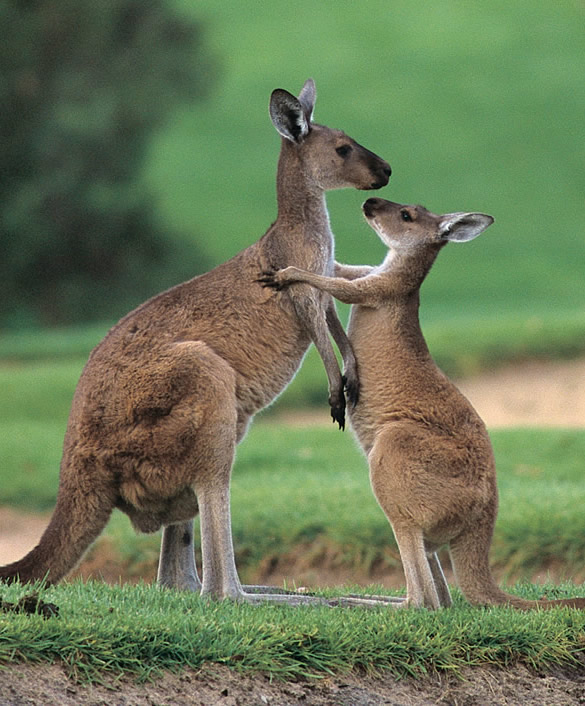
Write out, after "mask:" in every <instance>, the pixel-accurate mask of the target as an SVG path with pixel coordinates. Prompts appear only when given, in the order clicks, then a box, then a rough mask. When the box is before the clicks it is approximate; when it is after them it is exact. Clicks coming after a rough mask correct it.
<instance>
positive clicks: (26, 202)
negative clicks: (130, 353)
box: [0, 0, 585, 396]
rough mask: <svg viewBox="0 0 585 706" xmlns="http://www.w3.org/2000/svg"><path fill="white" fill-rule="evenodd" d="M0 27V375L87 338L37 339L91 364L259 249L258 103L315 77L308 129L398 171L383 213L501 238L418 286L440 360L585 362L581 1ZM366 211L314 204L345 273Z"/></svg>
mask: <svg viewBox="0 0 585 706" xmlns="http://www.w3.org/2000/svg"><path fill="white" fill-rule="evenodd" d="M0 19H1V20H2V21H3V26H4V27H5V36H6V40H5V42H4V44H3V49H1V50H0V69H1V75H2V76H3V82H2V84H0V86H1V88H0V95H3V96H4V101H3V104H4V107H3V116H4V117H3V118H2V119H0V129H2V131H3V133H4V135H3V140H2V141H1V144H2V145H3V147H2V151H3V153H4V158H3V162H4V164H5V167H4V170H3V179H2V180H1V182H0V199H1V200H2V203H3V208H2V209H1V214H0V237H1V239H2V244H3V251H4V256H3V258H2V262H1V263H0V286H1V291H0V295H1V296H0V300H1V301H2V305H1V309H0V326H1V327H2V328H1V329H0V330H1V332H2V333H0V355H1V354H2V351H4V356H5V357H6V356H8V357H10V356H11V355H13V357H18V356H20V355H21V354H22V351H24V350H29V352H30V353H31V355H32V356H34V355H35V354H36V353H37V352H39V351H40V353H39V355H40V354H44V353H43V352H44V351H45V350H46V343H45V340H46V339H43V342H42V343H38V339H35V338H34V337H33V338H30V331H31V329H33V330H34V329H38V328H39V327H41V328H46V327H47V326H53V327H54V326H59V327H61V328H62V327H67V326H70V325H72V324H75V325H76V326H77V327H79V325H80V324H83V326H86V324H88V323H93V324H95V323H96V322H97V326H93V327H91V328H89V329H88V328H87V327H85V328H83V329H80V328H76V329H70V331H69V332H68V334H67V336H65V337H62V338H59V339H58V341H57V342H56V343H55V339H54V338H52V339H50V341H52V343H50V345H49V349H50V350H52V351H53V353H59V352H60V351H61V349H63V351H64V353H71V351H72V350H73V352H75V354H79V353H83V354H84V355H85V353H86V351H88V350H89V348H91V345H93V344H94V343H96V342H97V341H98V340H99V338H100V337H101V335H102V333H103V332H104V331H105V329H106V327H107V326H108V325H109V324H111V323H113V322H114V321H115V320H116V319H117V318H118V317H119V316H121V315H123V314H124V313H126V312H127V311H128V310H129V309H130V308H132V307H133V306H135V305H138V304H139V303H140V302H141V301H143V300H144V299H145V298H146V297H147V296H150V295H151V294H154V293H156V292H157V291H160V290H161V289H162V288H164V287H167V286H171V285H172V284H174V283H176V282H179V281H181V280H183V279H185V278H187V277H189V276H192V275H194V274H197V273H199V272H202V271H205V270H207V269H209V268H210V267H212V266H213V265H215V264H217V263H219V262H221V261H223V260H226V259H227V258H229V257H230V256H232V255H233V254H235V253H236V252H238V251H239V250H240V249H242V248H244V247H246V246H247V245H248V244H250V243H252V242H253V241H254V240H256V239H257V238H259V237H260V236H261V235H262V233H263V232H264V231H265V230H266V228H267V227H268V226H269V225H270V223H271V222H272V221H273V220H274V218H275V216H276V201H275V186H274V178H275V172H276V162H277V158H278V151H279V139H280V138H279V137H278V135H277V133H276V131H275V130H274V128H273V127H272V125H271V123H270V120H269V117H268V99H269V96H270V93H271V91H272V90H273V89H274V88H276V87H282V88H286V89H288V90H290V91H291V92H294V93H298V91H299V90H300V88H301V86H302V84H303V82H304V80H305V79H306V78H307V77H309V76H311V77H313V78H314V79H315V81H316V84H317V93H318V100H317V105H316V111H315V119H316V121H318V122H322V123H324V124H327V125H331V126H333V127H339V128H342V129H344V130H346V132H348V134H350V135H351V136H352V137H354V138H355V139H357V140H358V141H359V142H361V143H362V144H364V145H365V146H367V147H368V148H370V149H371V150H373V151H375V152H376V153H378V154H380V155H381V156H383V157H384V158H386V159H387V160H388V161H389V162H390V164H391V165H392V168H393V176H392V179H391V181H390V184H389V186H387V187H386V188H385V189H383V190H381V191H380V192H378V193H379V195H380V196H382V197H386V198H389V199H392V200H395V201H402V202H410V203H413V202H415V203H422V204H424V205H425V206H427V207H428V208H430V209H432V210H434V211H438V212H447V211H456V210H481V211H484V212H487V213H490V214H492V215H493V216H494V217H495V219H496V224H495V225H494V226H493V227H492V228H490V230H489V231H488V232H487V233H486V234H485V235H484V236H483V237H482V238H479V239H478V240H477V241H474V242H473V243H470V244H466V245H465V246H451V247H449V248H448V249H446V251H445V252H444V253H442V255H441V258H440V259H439V262H438V263H437V265H436V266H435V268H434V270H433V272H432V274H431V276H430V277H429V279H428V281H427V282H425V284H424V287H423V306H422V318H423V323H424V325H425V330H426V331H427V334H428V336H429V338H430V340H431V342H435V341H436V344H435V350H436V352H437V355H438V357H439V358H440V362H443V363H444V364H446V365H447V367H448V368H449V367H450V366H451V368H450V369H451V370H453V371H461V370H463V371H464V372H465V368H466V366H467V369H469V370H473V369H475V368H477V367H481V365H483V364H486V363H487V364H490V363H491V362H493V361H495V360H499V359H506V358H510V357H519V356H520V357H523V356H527V355H553V356H554V355H575V354H577V353H579V352H581V351H582V350H585V335H584V334H585V313H584V312H585V307H584V306H583V304H584V302H585V287H584V286H583V262H584V259H585V258H584V255H585V237H584V228H583V219H584V217H585V203H584V199H583V194H584V187H585V169H584V168H583V164H584V163H585V125H584V117H585V81H583V57H584V56H585V33H584V32H583V26H584V19H585V7H584V6H583V5H582V4H581V3H577V2H572V1H571V2H569V1H561V2H556V3H552V2H545V1H543V0H530V1H529V0H518V2H516V3H504V2H497V1H495V2H492V3H489V4H485V5H478V4H469V3H461V2H455V1H447V0H439V1H438V2H435V3H433V4H432V5H430V4H428V3H418V4H416V3H398V2H388V1H387V0H379V1H378V2H375V1H372V2H365V3H354V2H348V1H347V2H346V1H345V0H336V1H335V2H322V3H315V2H306V1H305V0H299V1H298V2H297V3H294V4H291V3H287V2H282V1H281V0H273V2H271V3H261V2H254V1H252V2H249V3H218V2H215V1H212V0H200V1H199V2H197V3H192V2H186V0H175V1H174V2H171V1H170V0H149V1H148V2H147V1H144V0H141V1H140V2H138V0H104V2H103V3H100V4H99V5H97V6H96V5H95V4H92V3H89V2H87V1H86V0H84V2H72V0H38V1H37V2H26V3H24V2H21V3H18V2H10V3H4V4H3V5H2V7H1V8H0ZM72 27H76V31H75V32H72V31H71V30H72ZM11 28H12V31H11ZM23 28H27V30H28V33H27V32H25V31H23ZM17 30H19V31H17ZM6 165H7V166H6ZM364 198H365V195H364V194H363V193H359V192H357V191H341V192H333V193H330V194H329V196H328V203H329V208H330V213H331V220H332V225H333V230H334V232H335V234H336V243H337V245H336V247H337V258H338V259H339V260H341V261H344V262H349V263H361V262H366V263H376V262H379V261H380V260H381V259H382V258H383V256H384V251H383V248H382V246H381V244H380V243H379V241H378V239H377V237H376V236H375V235H374V233H373V232H372V231H371V230H370V229H369V228H368V227H367V225H366V224H365V222H364V221H363V219H362V217H361V213H360V208H359V206H360V204H361V202H362V201H363V200H364ZM342 315H344V312H343V309H342ZM24 329H26V330H27V333H26V335H25V338H24V339H22V338H18V336H16V338H15V333H14V332H19V331H22V330H24ZM71 331H73V333H71ZM88 331H89V334H88ZM26 336H29V338H26ZM79 340H81V341H82V342H81V343H79V342H78V341H79ZM22 341H24V343H23V342H22ZM34 341H37V342H36V343H35V342H34ZM75 341H77V343H75ZM71 346H72V348H71ZM37 349H38V351H37ZM443 349H444V350H443ZM475 349H477V350H475ZM19 351H20V352H19ZM464 351H467V353H466V354H465V355H463V352H464ZM454 356H455V357H457V356H458V357H459V367H457V365H452V364H451V362H452V361H451V359H452V358H453V357H454ZM462 356H463V357H462ZM463 358H465V360H463ZM311 360H312V358H310V361H311ZM465 361H467V362H465ZM470 361H471V362H470ZM474 361H475V362H474ZM311 365H312V363H311V362H310V363H309V366H308V367H309V368H310V367H311ZM318 374H319V377H321V373H320V371H319V373H318ZM315 375H317V373H316V374H315ZM319 396H321V392H319Z"/></svg>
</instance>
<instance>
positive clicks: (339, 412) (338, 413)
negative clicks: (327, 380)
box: [329, 389, 345, 430]
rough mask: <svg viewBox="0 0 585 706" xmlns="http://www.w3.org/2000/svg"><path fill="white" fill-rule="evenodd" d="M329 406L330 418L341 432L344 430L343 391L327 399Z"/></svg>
mask: <svg viewBox="0 0 585 706" xmlns="http://www.w3.org/2000/svg"><path fill="white" fill-rule="evenodd" d="M329 406H330V408H331V417H332V419H333V421H334V422H337V424H339V428H340V429H341V430H343V429H345V396H344V394H343V389H342V390H340V393H339V394H335V395H331V396H330V397H329Z"/></svg>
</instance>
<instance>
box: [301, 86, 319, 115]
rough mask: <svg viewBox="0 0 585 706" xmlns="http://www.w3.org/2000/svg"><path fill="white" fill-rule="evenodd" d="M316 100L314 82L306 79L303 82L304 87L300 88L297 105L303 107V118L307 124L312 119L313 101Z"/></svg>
mask: <svg viewBox="0 0 585 706" xmlns="http://www.w3.org/2000/svg"><path fill="white" fill-rule="evenodd" d="M316 100H317V89H316V88H315V82H314V81H313V79H312V78H308V79H307V80H306V81H305V85H304V86H303V87H302V89H301V92H300V93H299V103H300V104H301V105H302V106H303V110H304V111H305V118H306V119H307V122H308V123H310V122H311V120H312V119H313V111H314V110H315V101H316Z"/></svg>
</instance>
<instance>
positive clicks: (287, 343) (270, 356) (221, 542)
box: [0, 79, 391, 600]
mask: <svg viewBox="0 0 585 706" xmlns="http://www.w3.org/2000/svg"><path fill="white" fill-rule="evenodd" d="M314 104H315V85H314V83H313V81H312V80H310V79H309V80H308V81H306V83H305V85H304V86H303V89H302V91H301V93H300V95H299V97H298V98H295V97H294V96H293V95H291V94H290V93H288V92H287V91H284V90H280V89H277V90H275V91H274V92H273V93H272V96H271V99H270V116H271V119H272V122H273V124H274V126H275V128H276V130H277V131H278V132H279V133H280V135H281V136H282V141H281V151H280V159H279V162H278V172H277V200H278V215H277V219H276V221H275V223H273V225H272V226H271V227H270V228H269V229H268V231H267V232H266V233H265V234H264V236H263V237H262V238H261V239H260V240H259V241H258V242H256V243H254V244H252V245H250V246H249V247H248V248H247V249H245V250H243V251H242V252H240V253H239V254H238V255H236V256H235V257H233V258H232V259H231V260H229V261H228V262H226V263H224V264H222V265H220V266H219V267H217V268H215V269H214V270H212V271H210V272H208V273H206V274H204V275H201V276H199V277H196V278H195V279H192V280H190V281H188V282H185V283H183V284H181V285H178V286H176V287H174V288H173V289H170V290H169V291H167V292H164V293H162V294H160V295H158V296H156V297H154V298H153V299H151V300H149V301H147V302H146V303H145V304H143V305H142V306H140V307H138V308H137V309H136V310H135V311H133V312H131V313H130V314H128V315H127V316H126V317H125V318H123V319H122V320H121V321H120V322H119V323H118V324H117V325H116V326H114V327H113V328H112V330H111V331H110V332H109V333H108V334H107V336H106V337H105V339H104V340H103V341H102V342H101V343H100V344H99V345H98V346H97V348H96V349H95V350H94V351H93V352H92V354H91V356H90V358H89V361H88V363H87V365H86V367H85V369H84V371H83V373H82V375H81V378H80V380H79V383H78V386H77V389H76V391H75V395H74V399H73V404H72V408H71V413H70V417H69V423H68V427H67V432H66V436H65V442H64V450H63V458H62V462H61V472H60V479H59V491H58V496H57V505H56V508H55V511H54V514H53V517H52V519H51V521H50V524H49V526H48V528H47V530H46V531H45V533H44V534H43V536H42V537H41V540H40V543H39V545H38V546H37V547H36V548H34V549H33V550H32V551H31V552H30V553H29V554H27V555H26V556H25V557H24V558H23V559H21V560H20V561H17V562H15V563H13V564H10V565H9V566H5V567H2V568H1V569H0V579H4V580H11V579H15V578H19V579H20V580H21V581H23V582H24V581H32V580H35V579H41V578H43V577H46V579H47V580H48V581H49V582H50V583H54V582H56V581H58V580H59V579H61V578H62V577H63V576H64V575H65V574H66V573H68V572H69V571H70V570H71V569H72V568H73V567H74V566H75V564H76V563H77V562H78V561H79V559H80V558H81V556H82V555H83V553H84V552H85V550H86V549H87V548H88V546H89V545H90V544H91V542H93V540H95V539H96V537H97V536H98V535H99V534H100V533H101V531H102V529H103V528H104V526H105V525H106V523H107V521H108V518H109V517H110V514H111V512H112V510H113V508H115V507H116V508H119V509H120V510H122V511H124V512H125V513H127V514H128V516H129V517H130V519H131V521H132V523H133V525H134V526H135V528H136V529H138V530H139V531H142V532H154V531H156V530H158V529H159V528H160V527H161V526H162V527H164V528H165V529H164V534H163V541H162V548H161V558H160V564H159V582H160V583H161V584H162V585H165V586H173V587H176V588H183V589H191V590H199V589H201V592H202V594H204V595H210V596H213V597H216V598H223V597H229V598H232V599H239V600H257V599H259V597H258V596H252V595H250V594H248V593H246V592H245V591H244V589H243V588H242V586H241V584H240V581H239V579H238V575H237V572H236V567H235V562H234V554H233V547H232V536H231V523H230V504H229V486H230V475H231V468H232V464H233V460H234V453H235V447H236V444H237V443H238V442H239V441H240V440H241V439H242V438H243V436H244V434H245V432H246V429H247V427H248V425H249V423H250V421H251V419H252V417H253V415H254V414H255V413H256V412H258V410H260V409H262V408H263V407H265V406H266V405H267V404H269V403H270V402H271V401H272V400H273V399H274V398H275V397H276V396H277V395H278V394H279V393H280V392H281V391H282V390H283V389H284V388H285V387H286V385H287V384H288V383H289V382H290V380H291V379H292V377H293V376H294V374H295V372H296V371H297V369H298V367H299V365H300V364H301V361H302V359H303V356H304V355H305V353H306V351H307V348H308V347H309V345H310V343H311V341H313V343H314V344H315V346H316V347H317V349H318V351H319V353H320V355H321V357H322V359H323V362H324V364H325V369H326V371H327V376H328V379H329V395H330V397H329V401H330V405H331V413H332V416H333V418H334V420H335V421H337V422H338V423H339V425H340V426H341V427H343V424H344V409H345V398H344V389H343V387H344V379H343V378H342V375H341V373H340V371H339V367H338V364H337V360H336V357H335V354H334V350H333V347H332V344H331V341H330V339H329V332H331V334H332V336H333V338H334V339H335V341H336V343H337V345H338V347H339V349H340V351H341V354H342V357H343V361H344V365H345V376H346V380H347V391H348V396H349V397H350V399H352V398H353V399H357V395H358V380H357V373H356V364H355V358H354V356H353V352H352V350H351V346H350V345H349V343H348V341H347V338H346V336H345V333H344V331H343V329H342V327H341V324H340V323H339V320H338V318H337V315H336V312H335V305H334V303H333V300H332V299H331V297H330V296H329V295H325V294H323V293H321V292H318V291H317V290H315V289H313V288H311V287H308V286H307V287H299V288H295V290H294V291H291V292H289V293H285V294H277V293H275V292H271V291H268V290H263V289H262V288H261V287H259V286H258V285H257V284H255V283H254V282H253V276H254V275H255V274H256V273H257V272H258V271H259V270H266V269H278V268H280V267H284V266H286V265H289V264H295V265H297V266H299V267H303V268H305V269H308V270H310V271H313V272H316V273H319V274H332V273H333V267H334V264H333V262H334V260H333V235H332V233H331V229H330V226H329V218H328V213H327V207H326V203H325V191H328V190H330V189H339V188H344V187H353V188H355V189H378V188H380V187H382V186H385V185H386V184H387V183H388V180H389V177H390V173H391V172H390V167H389V166H388V164H387V163H386V162H385V161H384V160H382V159H380V157H378V156H376V155H375V154H373V153H372V152H370V151H369V150H367V149H365V148H364V147H362V146H361V145H359V144H358V143H357V142H355V141H354V140H353V139H351V138H350V137H348V136H347V135H346V134H345V133H343V132H341V131H339V130H333V129H330V128H328V127H324V126H322V125H318V124H316V123H313V122H312V113H313V107H314ZM197 512H199V513H200V521H201V537H202V560H203V585H201V583H200V581H199V577H198V575H197V571H196V568H195V563H194V559H193V532H192V518H193V517H194V516H195V515H196V514H197ZM262 598H266V596H263V597H262Z"/></svg>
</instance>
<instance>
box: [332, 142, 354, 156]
mask: <svg viewBox="0 0 585 706" xmlns="http://www.w3.org/2000/svg"><path fill="white" fill-rule="evenodd" d="M335 151H336V152H337V154H338V155H339V156H340V157H347V155H348V154H349V153H350V152H351V145H341V146H340V147H336V148H335Z"/></svg>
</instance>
